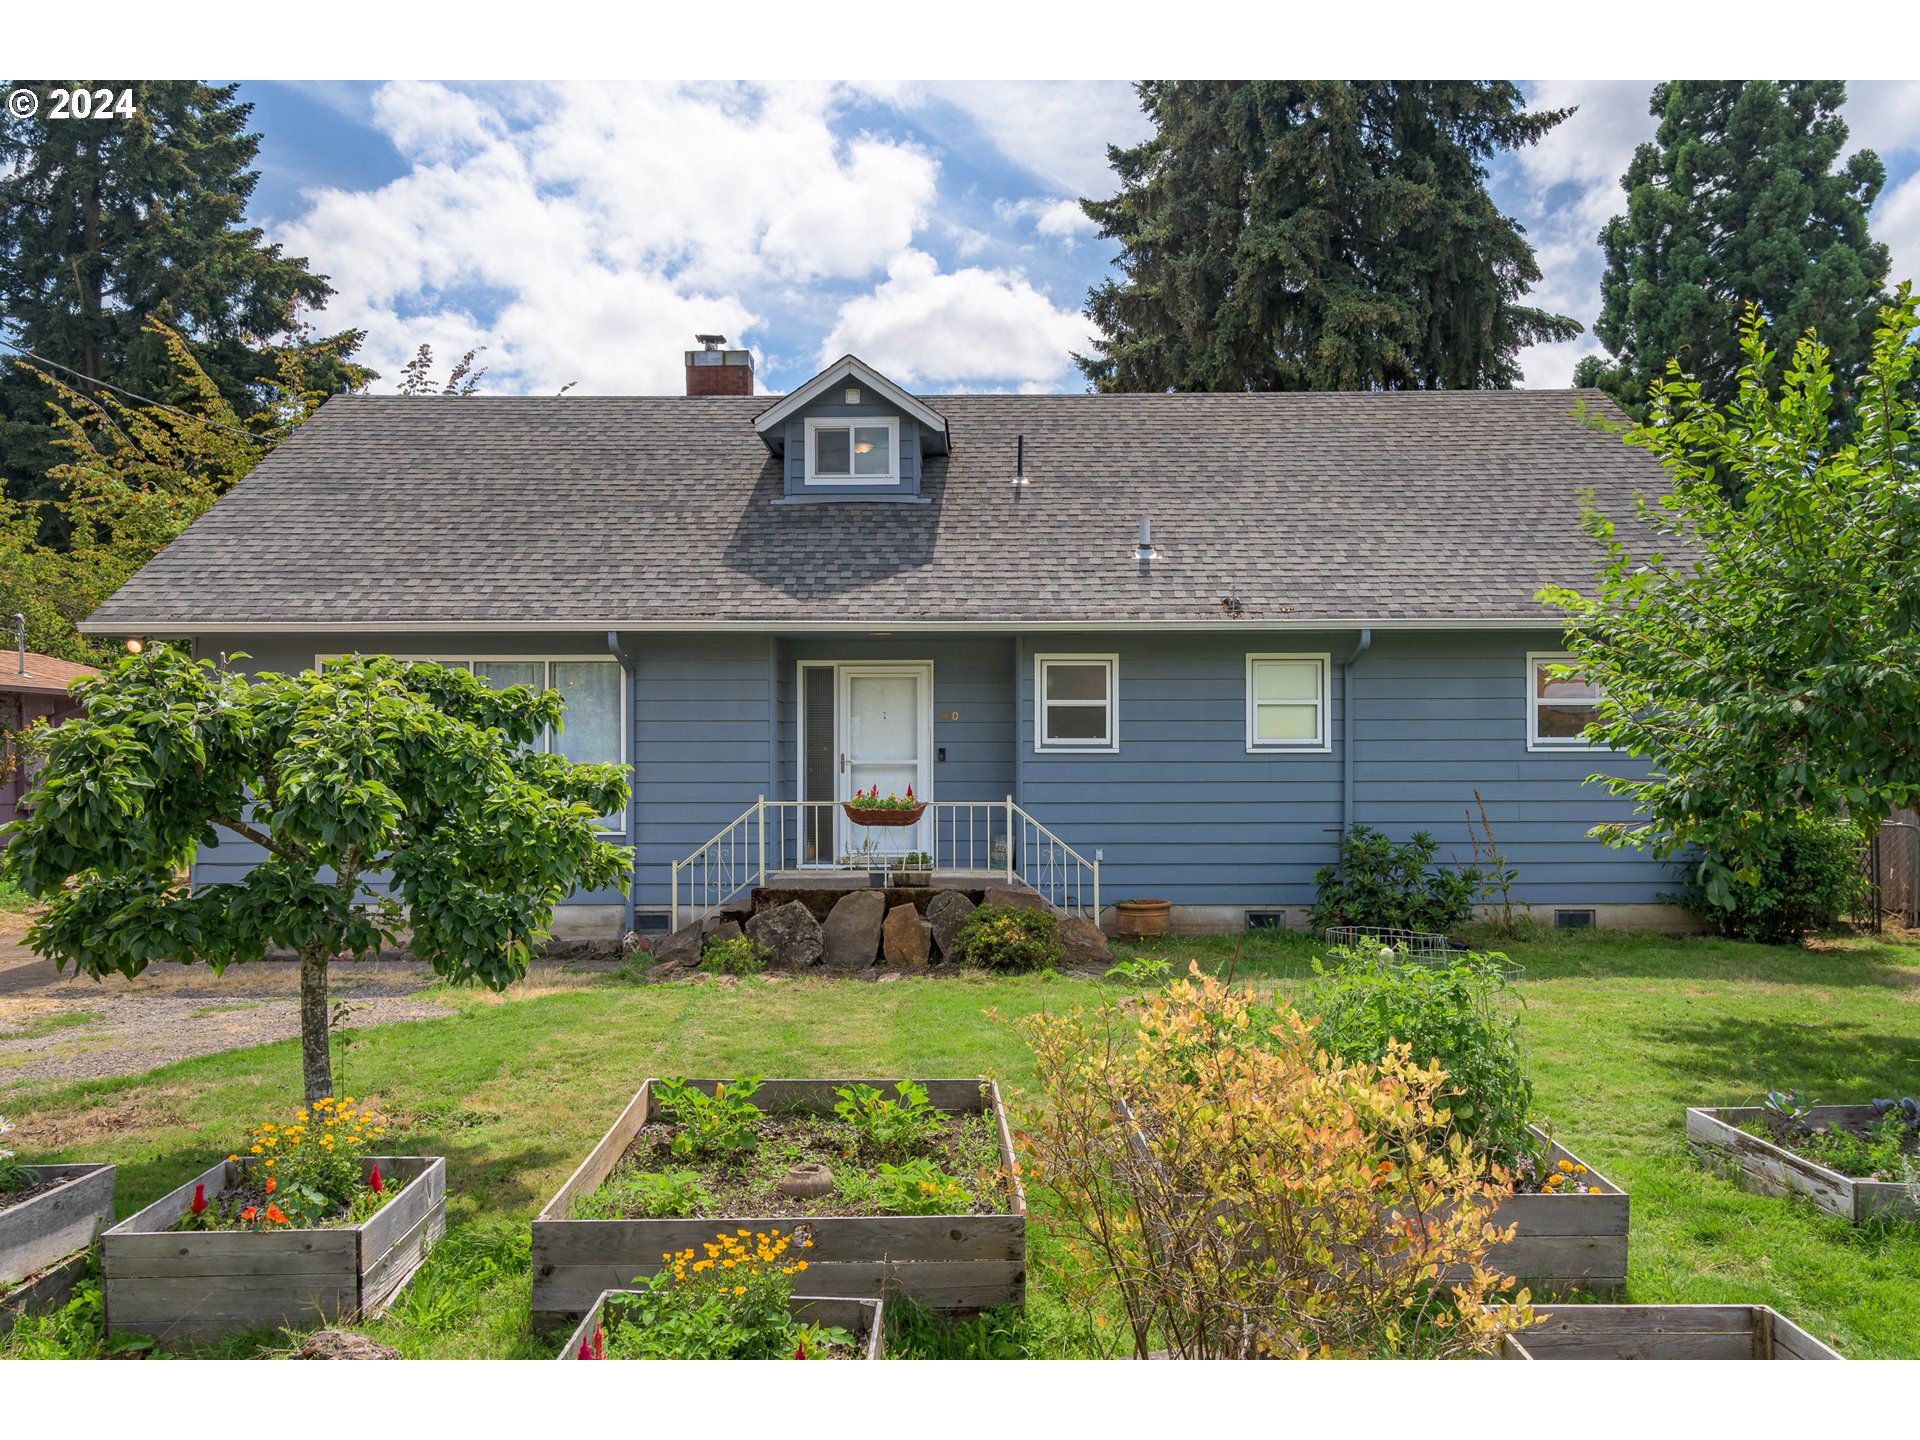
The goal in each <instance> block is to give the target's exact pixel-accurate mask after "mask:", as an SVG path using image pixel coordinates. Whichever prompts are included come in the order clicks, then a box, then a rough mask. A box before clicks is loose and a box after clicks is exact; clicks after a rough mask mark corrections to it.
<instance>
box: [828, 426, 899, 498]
mask: <svg viewBox="0 0 1920 1440" xmlns="http://www.w3.org/2000/svg"><path fill="white" fill-rule="evenodd" d="M856 426H858V427H864V428H868V429H874V428H881V427H884V428H885V429H886V431H887V434H888V436H889V437H890V438H889V439H888V441H887V459H888V462H889V466H890V469H889V473H888V474H885V475H851V474H849V475H818V474H815V472H814V463H813V436H814V432H815V431H817V430H845V431H846V432H847V463H848V464H849V465H851V464H852V463H853V430H854V428H855V427H856ZM806 483H807V484H809V485H834V486H842V485H864V486H890V485H898V484H899V483H900V421H899V418H898V417H897V416H893V415H873V416H862V415H851V416H845V417H839V418H836V417H832V416H825V415H809V416H808V417H807V470H806Z"/></svg>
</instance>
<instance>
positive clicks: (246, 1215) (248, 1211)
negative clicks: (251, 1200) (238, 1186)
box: [240, 1205, 260, 1220]
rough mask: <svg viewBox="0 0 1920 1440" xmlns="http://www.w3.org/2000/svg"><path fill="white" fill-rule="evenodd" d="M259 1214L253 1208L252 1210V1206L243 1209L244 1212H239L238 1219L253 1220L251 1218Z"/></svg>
mask: <svg viewBox="0 0 1920 1440" xmlns="http://www.w3.org/2000/svg"><path fill="white" fill-rule="evenodd" d="M259 1213H260V1212H259V1211H258V1210H257V1209H255V1208H254V1207H253V1206H251V1205H249V1206H247V1208H246V1209H244V1210H242V1211H241V1212H240V1218H241V1219H242V1220H251V1219H253V1217H254V1216H256V1215H258V1214H259Z"/></svg>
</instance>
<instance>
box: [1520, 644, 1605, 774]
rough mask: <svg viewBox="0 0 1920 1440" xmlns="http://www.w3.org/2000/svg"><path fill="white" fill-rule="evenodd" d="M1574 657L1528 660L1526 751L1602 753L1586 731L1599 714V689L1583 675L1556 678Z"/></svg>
mask: <svg viewBox="0 0 1920 1440" xmlns="http://www.w3.org/2000/svg"><path fill="white" fill-rule="evenodd" d="M1572 660H1573V657H1572V656H1571V655H1562V654H1550V655H1529V656H1527V676H1528V690H1527V748H1528V749H1529V750H1601V749H1605V748H1606V747H1605V746H1601V745H1592V744H1589V743H1588V740H1587V737H1586V734H1585V731H1586V728H1587V726H1588V725H1589V724H1591V723H1592V722H1593V721H1594V720H1595V719H1596V718H1597V717H1598V715H1599V713H1600V687H1599V686H1598V685H1595V684H1594V683H1593V682H1592V681H1590V680H1588V679H1587V678H1586V677H1585V676H1584V675H1577V674H1556V673H1555V667H1556V666H1560V665H1566V664H1569V663H1571V662H1572Z"/></svg>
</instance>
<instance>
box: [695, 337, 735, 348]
mask: <svg viewBox="0 0 1920 1440" xmlns="http://www.w3.org/2000/svg"><path fill="white" fill-rule="evenodd" d="M693 338H694V339H696V340H698V341H699V342H700V343H701V344H702V345H704V346H706V347H707V349H709V350H718V349H719V348H720V347H721V346H722V345H724V344H726V343H727V337H726V336H724V335H696V336H694V337H693Z"/></svg>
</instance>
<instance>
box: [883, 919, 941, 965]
mask: <svg viewBox="0 0 1920 1440" xmlns="http://www.w3.org/2000/svg"><path fill="white" fill-rule="evenodd" d="M880 949H881V953H882V954H883V955H885V956H886V960H887V964H889V965H902V966H907V967H910V968H914V969H919V968H923V967H924V966H925V965H926V963H927V960H928V958H929V957H930V955H931V953H932V950H933V926H931V925H929V924H928V923H927V922H926V921H925V920H923V919H922V918H921V917H920V912H919V911H918V910H916V909H914V908H913V906H911V905H896V906H894V907H893V908H892V909H891V910H889V911H887V919H886V923H885V924H884V925H882V926H881V927H880Z"/></svg>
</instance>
